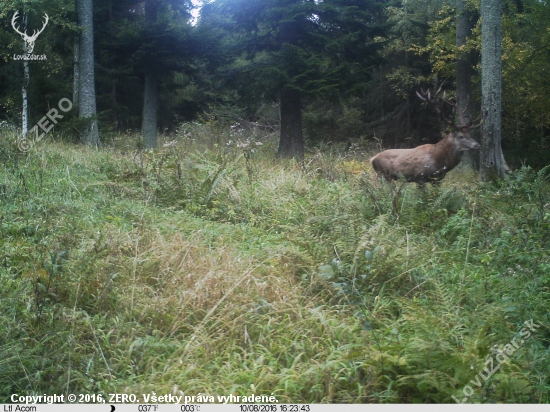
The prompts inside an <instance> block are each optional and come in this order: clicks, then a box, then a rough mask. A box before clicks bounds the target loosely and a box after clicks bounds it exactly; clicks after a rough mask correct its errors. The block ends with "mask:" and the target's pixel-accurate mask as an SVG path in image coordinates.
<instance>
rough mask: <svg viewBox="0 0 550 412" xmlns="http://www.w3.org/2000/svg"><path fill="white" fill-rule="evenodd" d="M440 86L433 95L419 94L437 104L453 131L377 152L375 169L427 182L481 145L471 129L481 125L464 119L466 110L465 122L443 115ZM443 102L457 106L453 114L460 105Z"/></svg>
mask: <svg viewBox="0 0 550 412" xmlns="http://www.w3.org/2000/svg"><path fill="white" fill-rule="evenodd" d="M440 91H441V88H440V90H438V91H437V92H436V94H435V96H434V97H433V98H432V96H431V94H430V93H429V92H428V93H426V92H423V93H422V94H420V93H417V94H418V96H419V97H420V98H421V99H422V100H425V101H428V102H430V103H432V104H434V105H435V106H436V111H437V112H438V113H439V114H440V116H441V118H442V120H444V121H445V122H446V123H448V124H450V125H451V126H452V129H453V130H452V131H451V132H450V133H449V134H448V135H447V136H446V137H445V138H444V139H443V140H441V141H439V142H438V143H436V144H425V145H422V146H418V147H415V148H414V149H390V150H385V151H383V152H382V153H379V154H378V155H376V156H374V157H373V158H371V159H370V163H371V165H372V167H373V169H374V170H375V171H376V172H377V173H378V174H379V175H382V176H384V177H385V178H386V179H387V180H397V179H399V178H400V177H403V178H404V179H405V180H407V181H408V182H416V183H418V184H421V185H422V184H424V183H426V182H432V183H435V182H438V181H440V180H441V179H443V178H444V177H445V175H446V174H447V173H448V172H449V171H450V170H453V169H454V168H455V167H456V166H457V165H458V164H459V163H460V160H461V159H462V154H463V153H464V152H465V151H467V150H472V149H479V147H480V146H479V143H478V142H476V141H475V140H474V139H473V138H472V137H471V136H470V133H469V130H471V129H473V128H474V127H478V126H479V125H477V126H472V122H471V121H470V122H467V123H465V122H464V119H463V116H462V115H463V113H460V112H459V117H460V120H461V122H462V123H463V124H456V123H455V121H454V118H451V119H452V120H450V119H445V118H444V117H443V116H442V115H441V105H437V104H436V99H437V95H438V94H439V92H440ZM443 102H444V103H446V104H449V105H451V106H452V107H453V117H454V114H455V110H456V108H457V107H458V105H457V104H454V103H452V102H450V101H448V100H446V99H443Z"/></svg>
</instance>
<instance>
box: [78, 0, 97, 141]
mask: <svg viewBox="0 0 550 412" xmlns="http://www.w3.org/2000/svg"><path fill="white" fill-rule="evenodd" d="M76 9H77V14H78V22H79V23H80V25H81V27H82V32H81V33H80V42H79V57H78V67H79V71H80V74H79V76H78V107H79V117H81V118H85V119H89V121H88V122H87V123H86V126H85V128H84V130H83V131H82V141H83V142H84V143H86V144H87V145H88V146H98V145H99V130H98V125H97V118H96V116H97V112H96V94H95V73H94V19H93V17H94V10H93V1H92V0H76Z"/></svg>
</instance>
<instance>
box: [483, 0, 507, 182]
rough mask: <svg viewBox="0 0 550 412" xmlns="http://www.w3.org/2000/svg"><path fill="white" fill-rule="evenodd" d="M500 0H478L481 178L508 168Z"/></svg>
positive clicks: (500, 173)
mask: <svg viewBox="0 0 550 412" xmlns="http://www.w3.org/2000/svg"><path fill="white" fill-rule="evenodd" d="M500 11H501V0H482V1H481V21H482V25H481V105H482V118H483V125H482V130H481V133H482V139H481V170H480V172H481V173H480V174H481V179H482V180H484V181H487V180H490V179H492V178H494V177H496V176H498V177H500V178H503V177H504V176H505V175H506V172H507V171H509V168H508V165H507V164H506V161H505V160H504V154H503V153H502V147H501V107H502V47H501V41H502V33H501V17H500Z"/></svg>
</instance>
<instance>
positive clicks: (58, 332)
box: [0, 124, 550, 403]
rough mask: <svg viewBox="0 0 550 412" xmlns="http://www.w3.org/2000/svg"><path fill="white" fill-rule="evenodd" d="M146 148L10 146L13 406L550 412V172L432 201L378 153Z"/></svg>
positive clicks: (6, 208)
mask: <svg viewBox="0 0 550 412" xmlns="http://www.w3.org/2000/svg"><path fill="white" fill-rule="evenodd" d="M130 139H131V138H130V137H125V139H122V137H121V139H119V141H118V143H117V141H116V139H113V144H114V145H117V147H111V148H103V149H101V150H97V151H94V150H90V149H86V148H84V147H81V146H74V145H68V144H63V143H53V142H41V143H39V144H38V145H37V146H36V147H33V148H32V150H31V151H30V152H28V153H26V154H24V153H21V152H19V151H18V149H17V147H16V145H15V143H14V142H13V136H9V135H4V136H3V137H2V142H1V145H0V160H1V162H0V234H1V240H0V251H1V256H0V258H1V260H0V402H10V400H9V397H10V395H11V394H14V393H18V394H44V393H47V394H54V393H56V394H68V393H102V394H107V393H116V392H118V393H134V394H142V393H152V392H153V391H154V392H156V393H173V394H175V395H181V394H183V393H185V394H186V395H197V394H199V393H201V394H203V395H212V396H215V397H216V396H218V395H220V396H221V395H224V396H225V395H229V394H234V395H250V394H252V393H254V394H256V395H271V394H274V396H276V397H277V399H278V401H279V402H286V403H290V402H292V403H320V402H340V403H355V402H382V403H392V402H434V403H448V402H454V401H453V398H452V397H453V396H455V397H456V398H458V399H460V400H461V399H463V398H464V396H465V395H464V393H465V392H464V390H463V389H464V388H465V387H466V386H468V385H469V386H470V387H471V388H473V394H471V396H469V397H468V401H469V402H487V403H493V402H506V403H512V402H531V403H535V402H538V403H548V401H549V400H550V399H549V395H548V394H549V393H550V375H549V373H550V366H549V365H550V362H548V355H549V338H550V330H549V321H550V319H549V316H548V309H547V308H548V299H549V291H550V289H549V288H550V259H549V254H548V249H549V244H548V242H549V239H550V236H549V229H550V227H549V225H550V185H549V181H548V172H549V170H548V168H545V169H542V170H540V171H536V170H533V169H530V168H528V167H523V168H522V169H520V170H518V171H516V172H514V174H512V175H511V176H510V177H509V178H507V179H506V180H504V181H501V182H498V183H497V184H482V183H478V182H477V177H476V176H475V174H473V173H472V172H470V171H468V169H467V168H465V167H464V168H458V169H457V170H455V171H453V172H452V173H450V174H449V175H448V176H447V178H446V180H445V181H444V182H443V184H442V185H441V186H440V187H426V188H422V189H419V188H417V187H416V186H414V185H410V184H406V183H397V184H395V185H390V184H388V183H386V182H382V181H379V180H378V179H377V178H375V177H374V176H373V174H372V171H371V170H370V168H369V166H367V164H368V163H367V161H366V160H367V159H368V156H367V154H361V153H349V152H342V151H338V150H336V149H322V150H321V149H319V150H317V151H316V152H314V153H312V154H310V155H308V156H307V158H306V160H305V161H304V162H295V161H290V160H284V161H283V160H276V159H275V158H274V156H273V153H275V151H276V138H275V136H274V135H272V134H269V133H267V132H262V131H261V130H254V129H246V128H244V127H241V126H240V125H234V127H232V128H229V127H228V128H224V127H220V126H216V125H210V126H206V125H200V124H189V125H184V127H183V128H182V129H181V131H180V133H179V135H177V136H175V137H172V138H170V139H167V140H166V141H165V142H163V144H162V148H161V149H159V150H157V151H154V152H147V151H141V150H133V149H132V148H131V147H132V144H130V143H128V142H129V141H131V140H130ZM530 319H532V320H533V322H534V323H535V324H537V325H538V328H537V329H536V331H535V332H533V333H532V334H531V336H530V337H529V339H525V340H524V342H522V345H521V346H520V347H519V348H518V349H517V350H515V352H514V354H513V355H511V356H509V357H508V359H507V360H506V361H505V362H502V363H501V364H499V365H500V366H499V370H498V371H497V372H496V373H494V374H492V376H490V377H488V378H487V379H481V380H479V378H476V376H478V373H479V372H482V371H483V370H484V368H486V367H487V364H486V362H487V359H488V358H491V357H494V356H496V354H497V353H498V352H495V351H497V350H498V348H501V349H502V347H504V345H506V344H508V343H509V342H510V341H511V340H512V339H513V338H514V337H517V336H520V335H518V333H520V331H521V330H522V328H523V327H524V322H525V321H528V320H530ZM495 345H496V348H497V349H495ZM486 375H487V374H485V376H486ZM476 379H477V381H476ZM478 381H479V384H478V385H475V384H474V383H472V382H478ZM466 392H468V390H466ZM216 399H217V398H216Z"/></svg>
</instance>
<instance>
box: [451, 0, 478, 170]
mask: <svg viewBox="0 0 550 412" xmlns="http://www.w3.org/2000/svg"><path fill="white" fill-rule="evenodd" d="M456 14H457V19H456V45H457V47H459V48H463V50H460V49H459V51H458V56H457V61H456V96H457V101H458V105H459V108H460V111H461V112H462V113H463V117H464V121H465V122H469V121H470V119H471V118H472V106H473V103H472V53H471V52H470V51H469V50H465V47H464V46H465V45H466V40H467V38H468V36H469V35H471V34H472V29H473V24H472V13H471V12H470V10H468V8H467V7H466V2H465V1H464V0H456ZM471 133H472V137H474V138H476V139H477V138H478V137H479V136H476V135H477V134H478V133H477V129H476V131H472V132H471ZM465 157H466V158H467V161H468V162H469V163H471V165H472V167H473V168H474V170H478V169H479V152H478V151H477V150H469V151H467V152H466V153H465ZM465 160H466V159H465Z"/></svg>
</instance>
